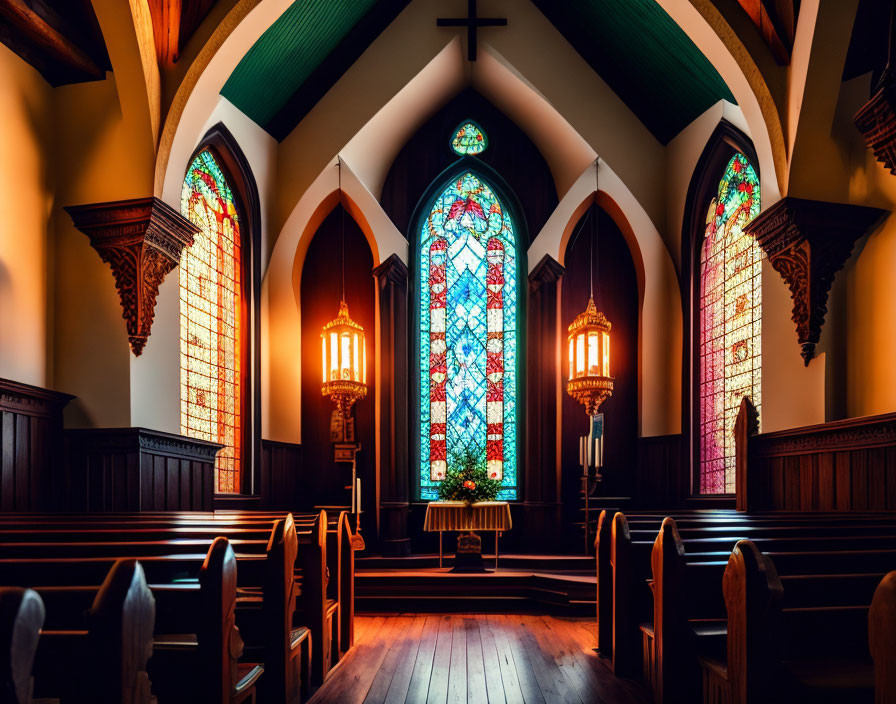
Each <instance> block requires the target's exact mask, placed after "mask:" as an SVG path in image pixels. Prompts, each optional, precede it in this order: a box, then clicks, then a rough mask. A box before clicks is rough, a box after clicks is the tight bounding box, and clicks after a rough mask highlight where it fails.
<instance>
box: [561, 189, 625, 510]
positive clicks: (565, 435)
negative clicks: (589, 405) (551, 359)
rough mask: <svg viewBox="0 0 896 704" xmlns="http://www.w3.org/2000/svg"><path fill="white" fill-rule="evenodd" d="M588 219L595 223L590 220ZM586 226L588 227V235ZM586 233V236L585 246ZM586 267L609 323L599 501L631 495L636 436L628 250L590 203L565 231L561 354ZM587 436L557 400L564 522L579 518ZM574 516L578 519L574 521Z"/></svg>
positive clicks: (568, 405)
mask: <svg viewBox="0 0 896 704" xmlns="http://www.w3.org/2000/svg"><path fill="white" fill-rule="evenodd" d="M595 213H596V214H597V216H598V220H597V221H594V219H593V218H594V216H595ZM592 227H594V229H593V230H592ZM592 233H594V238H593V246H592ZM592 257H593V261H594V297H595V303H596V304H597V306H598V309H599V310H601V311H602V312H603V313H604V314H605V315H606V316H607V319H608V320H609V321H610V323H611V324H612V326H613V327H612V330H611V345H610V372H611V373H612V375H613V376H614V377H615V383H614V390H613V396H612V397H611V398H609V399H607V400H606V401H604V403H603V404H602V405H601V408H600V410H601V412H602V413H603V414H604V418H605V424H606V425H605V428H606V435H605V445H604V469H603V471H602V474H603V475H604V479H603V482H602V484H601V486H600V489H599V493H600V494H601V495H603V496H632V495H633V492H634V488H635V477H634V469H635V466H636V442H637V438H638V328H639V304H638V281H637V275H636V271H635V263H634V260H633V259H632V254H631V251H630V249H629V245H628V243H627V242H626V239H625V236H624V235H623V234H622V231H621V230H620V229H619V227H618V226H617V225H616V223H615V222H614V221H613V218H612V217H610V215H609V214H608V213H607V212H606V211H605V210H604V209H603V208H600V207H595V206H594V205H592V206H591V207H590V208H588V209H587V210H586V212H585V213H584V214H583V215H582V216H581V217H580V218H579V220H578V222H577V224H576V226H575V228H574V229H573V231H572V236H571V237H570V239H569V241H568V243H567V245H566V249H565V256H564V262H565V267H566V273H565V274H564V275H563V279H562V285H561V302H560V307H561V316H560V321H561V329H560V337H561V348H562V349H563V350H565V343H566V326H567V325H569V323H571V322H572V321H573V319H574V318H575V317H576V316H577V315H578V314H579V313H581V312H582V311H583V310H585V305H586V304H587V302H588V296H589V289H590V282H591V266H590V261H591V259H592ZM561 359H562V363H561V378H562V379H563V381H564V385H565V380H566V379H568V378H569V366H568V365H569V362H568V359H567V356H566V355H565V354H561ZM587 432H588V423H587V416H586V415H585V410H584V408H583V407H582V406H581V404H579V403H578V402H577V401H576V400H575V399H573V398H572V397H570V396H569V395H568V394H566V393H564V394H563V401H562V427H561V435H560V437H561V467H562V480H561V481H562V498H563V504H564V510H565V519H566V521H565V522H566V523H567V524H571V523H575V522H577V521H580V520H581V516H580V515H579V514H578V509H579V507H580V506H581V505H582V503H581V498H580V497H579V491H580V489H581V482H580V481H579V478H580V477H581V474H582V469H581V465H580V464H579V440H578V439H579V437H580V436H582V435H585V434H586V433H587ZM577 516H578V517H577Z"/></svg>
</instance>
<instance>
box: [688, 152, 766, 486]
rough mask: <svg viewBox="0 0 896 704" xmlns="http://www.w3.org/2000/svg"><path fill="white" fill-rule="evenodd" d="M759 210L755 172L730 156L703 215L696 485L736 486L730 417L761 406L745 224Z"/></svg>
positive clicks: (754, 266)
mask: <svg viewBox="0 0 896 704" xmlns="http://www.w3.org/2000/svg"><path fill="white" fill-rule="evenodd" d="M758 213H759V179H758V178H757V176H756V171H755V170H754V169H753V167H752V165H750V163H749V162H748V161H747V159H746V158H745V157H744V156H743V155H742V154H736V155H735V156H734V157H732V159H731V161H730V162H729V163H728V167H727V168H726V170H725V173H724V175H723V176H722V180H721V182H720V183H719V189H718V193H717V196H716V197H715V198H713V201H712V203H711V204H710V206H709V209H708V211H707V217H706V239H705V241H704V243H703V248H702V252H701V260H700V318H699V319H700V388H699V398H700V428H699V433H700V491H701V493H704V494H721V493H733V492H734V480H735V477H734V435H733V431H734V420H735V418H736V417H737V410H738V408H739V406H740V402H741V398H743V397H744V396H748V397H749V398H750V399H751V400H752V401H753V404H754V405H755V406H756V408H757V409H759V408H760V406H761V390H760V381H761V361H762V360H761V347H762V345H761V337H760V335H761V332H760V313H761V307H762V289H761V280H760V275H761V271H762V262H761V252H760V249H759V247H758V245H757V244H756V242H755V241H754V240H753V238H752V237H751V236H750V235H748V234H746V233H744V231H743V228H744V226H745V225H746V224H747V223H748V222H750V220H752V219H753V218H754V217H755V216H756V215H757V214H758Z"/></svg>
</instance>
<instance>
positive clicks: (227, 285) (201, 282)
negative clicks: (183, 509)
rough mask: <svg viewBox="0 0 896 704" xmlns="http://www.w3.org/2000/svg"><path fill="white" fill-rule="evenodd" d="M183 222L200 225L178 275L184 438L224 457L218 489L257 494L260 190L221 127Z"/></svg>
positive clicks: (196, 170) (186, 194)
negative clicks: (216, 448)
mask: <svg viewBox="0 0 896 704" xmlns="http://www.w3.org/2000/svg"><path fill="white" fill-rule="evenodd" d="M181 212H182V213H183V214H184V215H185V216H186V217H188V218H190V219H191V220H192V221H193V222H194V223H195V224H197V225H199V227H200V233H199V235H197V237H196V239H195V242H194V244H193V246H192V247H191V248H189V249H186V250H185V251H184V254H183V257H182V260H181V266H180V331H181V333H180V340H181V350H180V360H181V362H180V369H181V374H180V375H181V383H180V386H181V422H180V424H181V432H182V433H184V434H185V435H189V436H191V437H198V438H201V439H205V440H210V441H212V442H219V443H221V444H222V445H224V449H223V450H222V451H221V452H220V453H219V454H218V459H217V461H216V481H215V489H216V491H218V492H222V493H251V491H252V489H253V470H254V468H255V467H257V466H258V464H259V462H258V460H259V456H260V450H261V442H260V434H259V427H258V425H259V424H258V423H257V422H256V421H257V419H258V417H259V415H260V402H259V394H258V391H257V385H258V379H259V376H260V374H259V359H260V355H259V354H258V348H259V340H260V334H259V315H258V301H259V296H258V282H259V280H260V274H259V270H260V257H259V249H260V247H259V237H258V236H257V233H259V232H260V227H261V212H260V207H259V197H258V189H257V186H256V184H255V178H254V176H253V175H252V171H251V169H250V168H249V165H248V162H247V160H246V158H245V156H244V155H243V153H242V151H241V150H240V148H239V145H238V144H237V142H236V140H235V139H234V138H233V135H232V134H231V133H230V132H229V131H228V130H227V128H226V127H225V126H224V125H223V124H220V123H219V124H217V125H215V126H214V127H212V128H211V129H210V130H209V131H208V132H207V133H206V135H205V137H204V138H203V140H202V142H201V143H200V145H199V147H198V148H197V149H196V151H195V152H194V154H193V157H192V158H191V160H190V165H189V167H188V169H187V173H186V175H185V177H184V183H183V187H182V191H181Z"/></svg>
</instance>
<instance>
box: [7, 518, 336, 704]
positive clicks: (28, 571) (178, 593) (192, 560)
mask: <svg viewBox="0 0 896 704" xmlns="http://www.w3.org/2000/svg"><path fill="white" fill-rule="evenodd" d="M318 525H321V520H320V519H319V520H318ZM291 535H292V541H293V543H294V544H295V545H296V546H297V545H298V538H297V536H296V532H295V529H294V526H293V528H292V533H291ZM302 535H303V540H304V542H306V543H307V544H308V548H307V549H303V554H304V553H307V552H309V551H312V552H315V554H316V555H317V556H318V559H317V562H316V563H315V562H314V561H311V562H310V563H308V564H306V565H304V566H300V569H301V570H307V569H308V568H309V566H311V567H312V568H313V569H314V572H313V573H309V574H302V581H303V582H305V581H307V582H308V583H311V584H313V583H314V582H315V580H317V581H318V582H319V583H320V584H322V585H323V584H324V580H325V566H324V564H323V562H322V559H323V552H322V550H323V549H325V537H324V535H323V534H321V533H320V531H318V532H317V533H316V534H315V540H316V541H317V545H316V546H311V544H310V543H311V536H312V532H311V531H310V530H308V531H303V533H302ZM121 546H122V548H123V549H124V548H128V549H129V548H131V547H132V545H131V544H130V543H122V544H121ZM315 547H316V551H315V549H314V548H315ZM81 549H82V550H83V551H84V552H85V553H87V554H89V552H90V550H91V546H90V545H89V544H84V545H83V546H81ZM160 549H162V550H163V549H164V545H162V546H161V548H160ZM231 554H232V553H231ZM108 559H110V558H90V557H85V558H80V559H73V558H66V559H65V560H58V559H57V560H53V559H52V558H41V559H39V560H38V561H35V560H28V559H27V558H19V559H18V560H16V559H11V558H10V559H7V560H6V563H7V565H8V567H9V570H7V572H9V571H12V572H13V573H18V576H19V577H22V576H26V575H31V576H32V578H36V577H42V578H44V579H46V580H47V581H51V580H52V581H56V582H57V585H55V586H53V587H43V588H41V591H47V594H48V596H51V599H52V600H53V601H59V600H67V601H68V602H69V603H71V602H72V601H73V600H75V599H77V598H81V599H83V598H84V592H85V591H86V592H87V593H88V594H89V592H90V591H91V590H90V589H89V588H88V589H86V590H84V589H83V588H82V589H80V590H79V593H78V594H72V593H70V592H67V591H66V589H65V588H64V587H60V586H59V585H58V583H59V582H62V583H66V582H67V583H69V584H74V585H78V584H85V583H86V584H90V583H91V581H90V579H91V578H92V577H93V576H94V575H95V574H96V573H97V572H98V571H99V570H100V569H101V568H102V566H103V564H104V563H105V562H107V561H108ZM236 559H237V562H238V563H239V565H240V573H239V578H240V582H242V583H244V584H245V585H247V586H250V587H254V586H255V585H258V588H257V591H256V594H257V596H258V600H259V601H262V600H264V599H265V597H266V596H267V595H266V593H265V591H266V590H265V587H266V586H267V583H266V580H269V579H270V574H269V570H265V569H263V568H264V566H265V564H266V563H267V559H266V556H261V555H258V556H256V555H248V556H246V555H243V556H239V557H237V558H236ZM143 562H144V564H146V565H147V566H148V569H149V571H150V572H152V573H153V575H154V577H157V578H159V584H158V585H157V586H156V589H157V591H159V592H161V593H163V594H164V595H165V598H164V602H163V603H166V605H167V607H168V608H170V607H171V605H172V603H174V602H179V603H178V604H177V606H176V608H174V609H172V611H176V612H177V614H178V616H179V617H183V615H184V614H185V613H187V614H188V613H189V610H190V608H191V607H192V608H196V607H197V606H201V604H202V599H197V598H196V597H195V590H196V589H195V588H196V586H197V585H196V583H195V577H198V576H199V574H198V573H199V566H201V563H200V562H199V560H198V559H197V556H195V555H156V556H149V557H146V558H144V561H143ZM60 564H62V565H63V566H64V568H65V569H63V570H62V571H60V570H59V565H60ZM247 564H248V565H250V566H252V568H253V571H254V573H255V574H254V575H253V576H252V577H251V578H244V577H243V574H242V573H243V567H244V566H245V565H247ZM315 564H316V567H314V565H315ZM172 565H174V567H173V568H172ZM279 569H280V570H282V571H281V572H280V577H279V579H280V582H281V583H282V582H285V581H286V580H287V579H288V580H289V581H290V582H292V583H295V581H296V564H295V552H293V554H292V559H291V560H290V561H288V566H287V562H285V561H284V562H282V565H281V567H280V568H279ZM2 576H8V575H6V574H5V573H4V574H3V575H2ZM2 576H0V577H2ZM236 577H237V575H234V579H236ZM174 578H179V579H183V580H187V582H186V583H180V584H164V582H165V581H167V582H171V581H172V579H174ZM82 580H84V581H82ZM45 583H46V582H45ZM94 583H95V582H94ZM319 591H320V590H319ZM271 594H272V595H271V599H276V592H272V593H271ZM312 594H313V591H311V590H307V591H306V592H305V593H304V594H303V595H302V597H301V599H300V603H302V604H304V603H305V602H306V601H308V600H309V599H310V598H312V597H311V595H312ZM291 598H292V605H291V606H292V609H293V610H295V603H296V593H295V589H293V591H292V592H291ZM317 598H318V599H321V601H320V602H319V603H318V610H323V609H324V608H325V605H324V604H323V602H322V596H320V594H319V595H318V597H317ZM185 599H186V600H185ZM303 608H304V609H305V610H306V611H307V612H309V613H313V612H314V611H315V609H314V607H313V606H311V605H308V606H305V607H303ZM280 614H281V624H282V618H283V614H284V611H283V608H281V611H280ZM242 618H246V619H250V620H258V621H259V622H263V617H262V614H261V613H259V614H258V616H257V617H255V618H253V616H252V609H249V610H248V612H247V613H243V614H242ZM168 620H169V621H176V618H175V617H174V614H168ZM194 620H195V619H189V617H188V620H187V623H190V622H192V621H194ZM169 625H170V624H169ZM291 625H292V624H291V621H290V626H291ZM327 627H328V625H327V626H321V627H320V631H319V633H320V637H321V640H322V642H324V643H326V642H328V637H327V636H329V632H328V631H327V630H325V628H327ZM181 628H183V624H181ZM255 630H256V631H261V632H262V633H264V632H265V631H267V632H270V630H271V629H270V628H269V627H267V628H266V627H264V626H259V627H258V628H256V629H255ZM169 632H170V631H169ZM303 632H306V633H307V631H303ZM260 641H261V642H262V643H268V642H270V640H269V639H268V638H266V637H264V636H262V637H261V638H260ZM296 645H298V646H299V647H300V648H303V649H304V651H305V653H306V654H308V652H309V643H308V640H307V639H306V638H299V639H298V640H297V641H296ZM306 659H307V658H306ZM303 669H304V670H306V671H305V672H304V673H303V675H304V677H303V679H302V680H301V681H302V682H303V683H304V686H306V687H307V685H308V683H309V679H310V678H309V676H308V673H307V667H305V668H303ZM296 701H298V700H296Z"/></svg>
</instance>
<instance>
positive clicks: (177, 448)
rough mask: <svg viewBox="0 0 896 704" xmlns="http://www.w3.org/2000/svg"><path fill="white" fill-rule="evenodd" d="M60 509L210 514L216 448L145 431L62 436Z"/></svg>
mask: <svg viewBox="0 0 896 704" xmlns="http://www.w3.org/2000/svg"><path fill="white" fill-rule="evenodd" d="M65 438H66V450H67V456H68V462H67V463H66V477H65V492H64V505H63V508H65V509H66V510H70V511H211V510H213V499H214V491H215V455H217V454H218V450H220V449H221V447H222V446H221V445H219V444H217V443H213V442H206V441H205V440H196V439H194V438H188V437H185V436H183V435H174V434H171V433H162V432H159V431H156V430H147V429H146V428H97V429H85V430H67V431H65Z"/></svg>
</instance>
